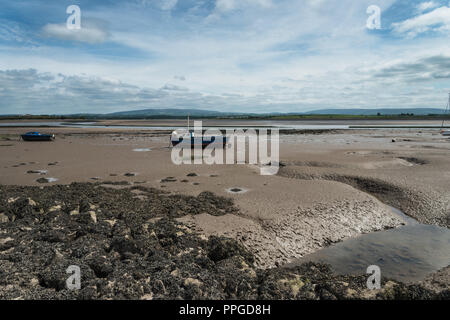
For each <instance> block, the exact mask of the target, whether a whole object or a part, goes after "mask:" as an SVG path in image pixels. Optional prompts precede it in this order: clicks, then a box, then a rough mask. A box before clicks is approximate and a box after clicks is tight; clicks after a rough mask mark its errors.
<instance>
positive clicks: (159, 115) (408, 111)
mask: <svg viewBox="0 0 450 320" xmlns="http://www.w3.org/2000/svg"><path fill="white" fill-rule="evenodd" d="M445 113H446V111H445V110H444V109H436V108H405V109H399V108H397V109H387V108H382V109H321V110H313V111H307V112H289V113H282V112H272V113H269V112H267V113H259V114H257V113H243V112H242V113H238V112H220V111H209V110H200V109H173V108H172V109H143V110H131V111H121V112H113V113H105V114H97V113H78V114H65V115H57V114H54V115H0V117H1V118H23V119H38V118H48V119H52V118H55V119H58V118H61V119H93V120H95V119H164V118H167V119H169V118H173V119H177V118H178V119H182V118H186V117H187V116H188V115H190V116H191V117H193V118H248V119H251V118H272V117H281V118H282V117H296V116H298V117H305V118H306V117H308V118H310V117H314V116H315V115H316V116H318V117H319V116H320V117H321V118H322V117H326V116H327V115H330V116H349V117H354V116H361V117H364V116H377V115H379V116H386V117H389V116H396V115H399V116H400V115H402V116H428V115H437V116H439V115H443V114H445Z"/></svg>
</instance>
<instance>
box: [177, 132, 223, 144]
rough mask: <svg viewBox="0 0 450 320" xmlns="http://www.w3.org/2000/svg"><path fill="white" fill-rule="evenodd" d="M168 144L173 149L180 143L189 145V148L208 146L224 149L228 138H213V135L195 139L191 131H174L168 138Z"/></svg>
mask: <svg viewBox="0 0 450 320" xmlns="http://www.w3.org/2000/svg"><path fill="white" fill-rule="evenodd" d="M170 142H171V144H172V146H173V147H175V146H176V145H178V144H180V143H182V144H185V146H187V145H189V144H190V145H191V147H195V146H201V147H202V148H206V147H207V146H209V145H212V146H216V147H222V148H224V147H225V146H226V145H227V142H228V138H227V137H225V136H214V135H210V136H208V135H201V136H200V137H196V136H195V133H194V132H192V131H185V130H183V131H177V130H176V131H174V132H172V135H171V137H170Z"/></svg>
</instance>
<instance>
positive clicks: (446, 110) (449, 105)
mask: <svg viewBox="0 0 450 320" xmlns="http://www.w3.org/2000/svg"><path fill="white" fill-rule="evenodd" d="M449 111H450V92H449V93H448V102H447V107H446V108H445V112H444V117H443V119H442V125H441V130H444V122H445V116H446V115H447V113H448V112H449Z"/></svg>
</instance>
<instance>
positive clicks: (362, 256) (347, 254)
mask: <svg viewBox="0 0 450 320" xmlns="http://www.w3.org/2000/svg"><path fill="white" fill-rule="evenodd" d="M392 210H393V211H394V212H395V213H396V214H398V215H400V216H401V217H402V218H403V219H404V221H405V223H406V225H404V226H401V227H399V228H396V229H391V230H385V231H380V232H374V233H370V234H365V235H361V236H359V237H356V238H353V239H349V240H345V241H343V242H341V243H337V244H334V245H332V246H330V247H327V248H325V249H322V250H320V251H317V252H315V253H313V254H310V255H307V256H305V257H303V258H301V259H299V260H297V261H296V262H295V263H293V264H298V263H302V262H306V261H316V262H324V263H328V264H330V265H332V266H333V269H334V270H335V271H336V272H337V273H339V274H355V275H358V274H359V275H361V274H365V273H366V269H367V267H368V266H369V265H377V266H379V267H380V269H381V274H382V276H383V277H389V278H392V279H395V280H399V281H403V282H416V281H421V280H423V279H424V278H425V277H426V276H427V275H428V274H430V273H432V272H435V271H437V270H439V269H442V268H444V267H446V266H448V265H449V264H450V230H449V229H447V228H442V227H438V226H432V225H424V224H421V223H419V222H417V221H416V220H414V219H412V218H410V217H408V216H406V215H405V214H403V213H402V212H401V211H399V210H397V209H393V208H392ZM291 265H292V264H291Z"/></svg>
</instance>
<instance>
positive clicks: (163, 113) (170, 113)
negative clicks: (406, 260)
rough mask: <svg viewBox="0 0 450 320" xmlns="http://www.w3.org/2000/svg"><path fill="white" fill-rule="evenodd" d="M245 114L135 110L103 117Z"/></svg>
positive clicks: (194, 110)
mask: <svg viewBox="0 0 450 320" xmlns="http://www.w3.org/2000/svg"><path fill="white" fill-rule="evenodd" d="M242 114H243V113H227V112H219V111H208V110H199V109H144V110H133V111H121V112H114V113H107V114H104V115H103V116H106V117H112V118H116V117H118V118H122V117H125V118H127V117H133V118H136V117H143V118H145V117H162V116H169V117H187V116H188V115H190V116H192V117H221V116H227V115H242Z"/></svg>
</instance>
